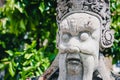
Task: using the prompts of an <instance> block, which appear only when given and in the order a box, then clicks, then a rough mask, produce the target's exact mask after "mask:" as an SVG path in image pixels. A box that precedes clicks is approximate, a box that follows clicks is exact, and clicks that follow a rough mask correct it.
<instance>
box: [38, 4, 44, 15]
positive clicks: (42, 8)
mask: <svg viewBox="0 0 120 80" xmlns="http://www.w3.org/2000/svg"><path fill="white" fill-rule="evenodd" d="M39 9H40V11H41V12H42V13H43V11H44V10H45V5H44V2H41V3H40V6H39Z"/></svg>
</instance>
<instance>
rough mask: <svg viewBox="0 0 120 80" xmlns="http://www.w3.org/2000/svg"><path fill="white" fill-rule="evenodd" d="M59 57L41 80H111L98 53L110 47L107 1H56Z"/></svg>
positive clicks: (109, 70)
mask: <svg viewBox="0 0 120 80" xmlns="http://www.w3.org/2000/svg"><path fill="white" fill-rule="evenodd" d="M57 23H58V28H59V30H58V34H57V47H58V49H59V53H58V55H57V57H56V58H55V60H54V61H53V63H52V64H51V66H50V67H49V68H48V70H47V71H46V72H45V73H44V74H43V77H42V78H44V79H41V80H115V78H114V77H113V75H112V70H111V69H110V68H107V67H106V63H105V60H104V56H103V54H102V52H103V51H104V49H106V48H109V47H111V46H112V44H113V40H114V38H113V31H112V30H110V29H109V27H110V10H109V1H108V0H57Z"/></svg>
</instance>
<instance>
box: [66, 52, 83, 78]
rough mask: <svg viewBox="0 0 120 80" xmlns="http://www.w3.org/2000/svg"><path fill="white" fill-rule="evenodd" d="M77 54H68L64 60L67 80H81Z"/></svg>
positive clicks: (79, 62)
mask: <svg viewBox="0 0 120 80" xmlns="http://www.w3.org/2000/svg"><path fill="white" fill-rule="evenodd" d="M82 68H83V67H82V63H81V60H80V56H79V54H77V53H76V54H74V55H72V54H68V55H67V59H66V70H67V80H82V75H83V73H82V72H83V71H82V70H83V69H82Z"/></svg>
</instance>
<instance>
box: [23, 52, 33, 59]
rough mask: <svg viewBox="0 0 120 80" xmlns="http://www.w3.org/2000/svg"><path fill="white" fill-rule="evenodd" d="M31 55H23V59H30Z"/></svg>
mask: <svg viewBox="0 0 120 80" xmlns="http://www.w3.org/2000/svg"><path fill="white" fill-rule="evenodd" d="M32 55H33V54H32V53H31V54H25V56H24V58H25V59H30V57H31V56H32Z"/></svg>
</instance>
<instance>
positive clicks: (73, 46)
mask: <svg viewBox="0 0 120 80" xmlns="http://www.w3.org/2000/svg"><path fill="white" fill-rule="evenodd" d="M79 45H80V42H79V40H78V39H77V38H75V37H74V38H72V39H71V40H70V41H69V43H68V47H67V50H68V51H69V52H71V53H74V52H75V53H78V52H80V49H79Z"/></svg>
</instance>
